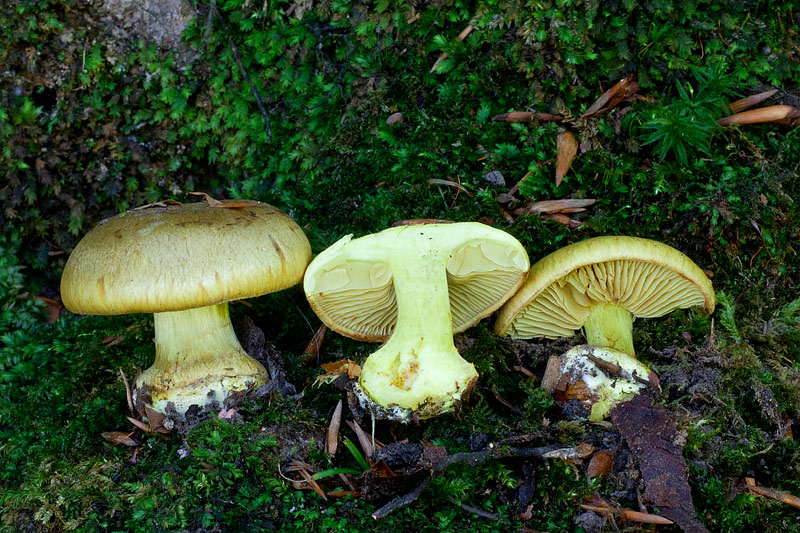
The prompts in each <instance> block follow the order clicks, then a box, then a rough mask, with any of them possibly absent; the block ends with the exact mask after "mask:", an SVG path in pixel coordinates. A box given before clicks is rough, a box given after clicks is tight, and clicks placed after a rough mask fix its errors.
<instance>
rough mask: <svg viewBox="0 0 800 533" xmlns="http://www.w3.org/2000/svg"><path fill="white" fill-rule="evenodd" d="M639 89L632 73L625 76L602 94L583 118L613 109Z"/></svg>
mask: <svg viewBox="0 0 800 533" xmlns="http://www.w3.org/2000/svg"><path fill="white" fill-rule="evenodd" d="M638 90H639V84H638V83H637V82H636V77H635V76H634V75H633V74H631V75H630V76H628V77H627V78H623V79H621V80H620V81H618V82H617V83H615V84H614V85H613V86H612V87H611V88H610V89H609V90H607V91H606V92H604V93H603V94H602V95H600V98H598V99H597V100H595V101H594V103H593V104H592V105H590V106H589V109H587V110H586V112H585V113H584V114H583V115H582V116H581V118H590V117H594V116H596V115H599V114H601V113H605V112H606V111H611V110H612V109H614V108H615V107H616V106H617V104H619V103H620V102H621V101H623V100H624V99H625V98H629V97H631V96H633V95H634V94H635V93H636V92H637V91H638Z"/></svg>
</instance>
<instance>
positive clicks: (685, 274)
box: [495, 236, 715, 339]
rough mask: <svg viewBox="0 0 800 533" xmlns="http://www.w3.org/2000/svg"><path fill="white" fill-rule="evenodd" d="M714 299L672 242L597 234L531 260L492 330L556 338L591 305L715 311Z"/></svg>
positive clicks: (646, 313)
mask: <svg viewBox="0 0 800 533" xmlns="http://www.w3.org/2000/svg"><path fill="white" fill-rule="evenodd" d="M714 301H715V300H714V289H713V288H712V287H711V282H710V281H709V279H708V277H707V276H706V275H705V273H704V272H703V271H702V270H701V269H700V267H698V266H697V265H696V264H694V263H693V262H692V260H691V259H689V258H688V257H687V256H685V255H684V254H683V253H681V252H679V251H678V250H676V249H675V248H672V247H671V246H668V245H666V244H663V243H660V242H656V241H652V240H648V239H641V238H638V237H624V236H609V237H596V238H593V239H588V240H585V241H582V242H578V243H575V244H572V245H569V246H566V247H564V248H561V249H559V250H557V251H555V252H553V253H552V254H550V255H548V256H546V257H544V258H543V259H541V260H540V261H538V262H537V263H535V264H534V265H533V266H532V267H531V270H530V273H529V275H528V279H527V281H526V282H525V283H524V284H523V286H522V287H521V288H520V290H519V291H518V292H517V293H516V294H515V295H514V296H513V297H511V299H509V300H508V302H506V304H505V305H504V306H503V307H502V308H501V309H500V313H499V316H498V319H497V322H496V323H495V332H496V333H497V334H499V335H510V336H512V337H514V338H525V339H527V338H533V337H544V338H548V339H555V338H558V337H567V336H571V335H573V334H574V333H575V331H576V330H578V329H580V328H581V326H583V324H584V322H585V321H586V320H587V319H588V317H589V315H590V314H591V309H592V307H593V306H596V305H603V304H613V305H617V306H620V307H622V308H624V309H626V310H628V311H629V312H630V313H631V314H632V315H633V316H634V317H640V318H654V317H659V316H663V315H665V314H667V313H669V312H671V311H673V310H675V309H679V308H681V309H683V308H688V307H696V306H703V307H705V308H706V309H708V310H709V311H713V310H714Z"/></svg>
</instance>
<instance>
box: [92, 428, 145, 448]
mask: <svg viewBox="0 0 800 533" xmlns="http://www.w3.org/2000/svg"><path fill="white" fill-rule="evenodd" d="M100 436H101V437H103V438H104V439H106V440H107V441H108V442H110V443H111V444H113V445H114V446H119V445H120V444H124V445H125V446H129V447H131V448H135V447H136V446H140V445H141V443H139V442H137V441H135V440H133V439H132V438H131V434H130V433H125V432H123V431H105V432H103V433H100Z"/></svg>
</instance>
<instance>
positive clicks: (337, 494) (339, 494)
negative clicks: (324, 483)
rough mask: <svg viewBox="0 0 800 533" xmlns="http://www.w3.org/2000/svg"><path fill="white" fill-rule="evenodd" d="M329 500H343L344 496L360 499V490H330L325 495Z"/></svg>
mask: <svg viewBox="0 0 800 533" xmlns="http://www.w3.org/2000/svg"><path fill="white" fill-rule="evenodd" d="M327 494H328V496H330V497H331V498H344V497H345V496H352V497H353V498H360V497H361V491H360V490H332V491H330V492H328V493H327Z"/></svg>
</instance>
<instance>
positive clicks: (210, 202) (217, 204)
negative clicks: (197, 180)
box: [189, 191, 222, 207]
mask: <svg viewBox="0 0 800 533" xmlns="http://www.w3.org/2000/svg"><path fill="white" fill-rule="evenodd" d="M189 194H192V195H194V196H202V197H203V198H205V199H206V202H208V205H210V206H211V207H221V206H222V202H220V201H219V200H216V199H214V198H212V197H211V196H210V195H208V194H206V193H204V192H197V191H193V192H190V193H189Z"/></svg>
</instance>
